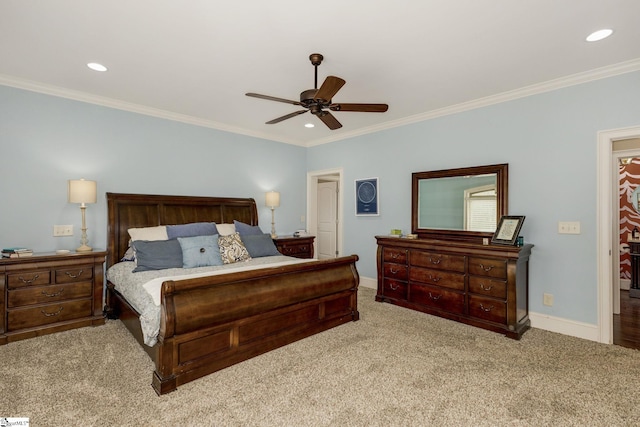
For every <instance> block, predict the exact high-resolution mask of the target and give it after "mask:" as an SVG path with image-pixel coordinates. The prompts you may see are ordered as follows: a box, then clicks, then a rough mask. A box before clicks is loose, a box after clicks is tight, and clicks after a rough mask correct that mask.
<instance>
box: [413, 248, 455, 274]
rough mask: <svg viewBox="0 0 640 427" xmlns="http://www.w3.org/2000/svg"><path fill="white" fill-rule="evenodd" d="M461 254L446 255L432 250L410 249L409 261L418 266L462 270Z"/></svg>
mask: <svg viewBox="0 0 640 427" xmlns="http://www.w3.org/2000/svg"><path fill="white" fill-rule="evenodd" d="M464 258H465V257H464V256H463V255H447V254H439V253H432V252H418V251H411V252H410V255H409V261H410V264H411V265H417V266H419V267H427V268H437V269H438V270H449V271H459V272H461V273H462V272H464Z"/></svg>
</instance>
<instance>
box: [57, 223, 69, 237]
mask: <svg viewBox="0 0 640 427" xmlns="http://www.w3.org/2000/svg"><path fill="white" fill-rule="evenodd" d="M53 236H54V237H62V236H73V225H54V226H53Z"/></svg>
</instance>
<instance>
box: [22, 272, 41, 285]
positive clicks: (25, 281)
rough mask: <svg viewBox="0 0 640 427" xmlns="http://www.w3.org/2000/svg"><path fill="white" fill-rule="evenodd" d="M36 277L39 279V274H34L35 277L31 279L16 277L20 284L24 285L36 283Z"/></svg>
mask: <svg viewBox="0 0 640 427" xmlns="http://www.w3.org/2000/svg"><path fill="white" fill-rule="evenodd" d="M38 277H40V275H39V274H36V275H35V276H33V277H32V278H31V279H24V278H23V277H22V276H20V277H18V279H20V280H22V283H26V284H27V285H30V284H32V283H33V282H34V281H36V280H37V279H38Z"/></svg>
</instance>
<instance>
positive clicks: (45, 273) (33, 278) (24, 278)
mask: <svg viewBox="0 0 640 427" xmlns="http://www.w3.org/2000/svg"><path fill="white" fill-rule="evenodd" d="M49 283H51V271H50V270H37V271H36V270H34V271H25V272H21V273H11V274H7V285H8V286H9V289H15V288H21V287H24V286H38V285H48V284H49Z"/></svg>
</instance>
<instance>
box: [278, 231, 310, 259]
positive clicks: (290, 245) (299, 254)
mask: <svg viewBox="0 0 640 427" xmlns="http://www.w3.org/2000/svg"><path fill="white" fill-rule="evenodd" d="M314 239H315V236H300V237H293V236H279V237H276V238H275V239H273V243H275V245H276V248H278V252H280V253H281V254H282V255H287V256H292V257H296V258H313V240H314Z"/></svg>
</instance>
